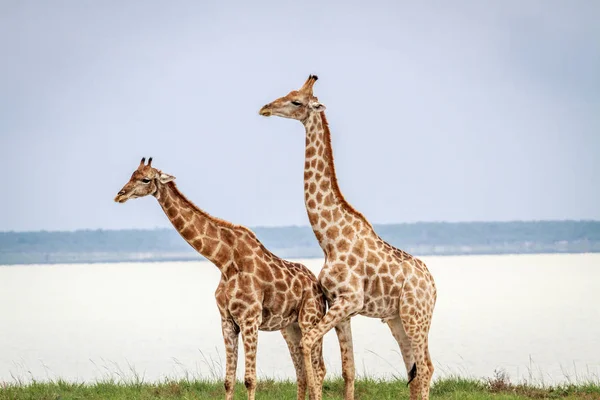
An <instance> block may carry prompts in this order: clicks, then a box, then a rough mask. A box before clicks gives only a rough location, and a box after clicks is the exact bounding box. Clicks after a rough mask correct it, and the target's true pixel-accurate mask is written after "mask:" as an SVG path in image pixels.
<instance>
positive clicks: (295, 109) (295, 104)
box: [259, 75, 325, 121]
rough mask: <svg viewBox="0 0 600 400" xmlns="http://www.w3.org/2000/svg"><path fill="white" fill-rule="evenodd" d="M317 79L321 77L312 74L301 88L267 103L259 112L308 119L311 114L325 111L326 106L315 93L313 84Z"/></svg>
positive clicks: (301, 119) (267, 114) (265, 114)
mask: <svg viewBox="0 0 600 400" xmlns="http://www.w3.org/2000/svg"><path fill="white" fill-rule="evenodd" d="M317 79H319V78H318V77H317V76H316V75H310V76H309V77H308V79H307V80H306V82H304V85H302V87H301V88H300V89H298V90H292V91H291V92H289V93H288V94H287V95H285V96H283V97H280V98H278V99H277V100H275V101H273V102H271V103H269V104H267V105H265V106H264V107H263V108H261V109H260V111H259V114H260V115H264V116H265V117H269V116H271V115H276V116H278V117H283V118H292V119H297V120H298V121H306V120H307V119H308V117H310V116H311V114H313V113H320V112H321V111H324V110H325V106H324V105H323V104H321V103H319V99H318V98H317V97H316V96H314V95H313V85H314V84H315V82H316V81H317Z"/></svg>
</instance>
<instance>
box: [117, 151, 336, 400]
mask: <svg viewBox="0 0 600 400" xmlns="http://www.w3.org/2000/svg"><path fill="white" fill-rule="evenodd" d="M145 161H146V160H145V158H142V161H141V162H140V165H139V166H138V168H137V169H136V170H135V171H134V172H133V174H132V175H131V178H130V179H129V182H127V183H126V184H125V186H123V189H121V190H120V191H119V193H118V194H117V196H116V197H115V201H116V202H118V203H125V202H126V201H127V200H129V199H135V198H138V197H144V196H148V195H152V196H154V197H155V198H156V199H157V200H158V203H159V204H160V206H161V207H162V209H163V211H164V212H165V214H166V215H167V217H168V218H169V220H170V221H171V223H172V224H173V226H174V227H175V229H177V231H178V232H179V234H180V235H181V236H182V237H183V238H184V239H185V240H186V241H187V242H188V243H189V244H190V245H191V246H192V247H193V248H194V249H195V250H196V251H198V252H199V253H200V254H202V255H203V256H205V257H206V258H207V259H208V260H209V261H211V262H212V263H213V264H214V265H216V266H217V268H219V270H220V271H221V280H220V282H219V286H218V287H217V290H216V292H215V297H216V299H217V306H218V308H219V312H220V314H221V327H222V331H223V339H224V341H225V350H226V376H225V398H226V400H233V394H234V386H235V377H236V367H237V357H238V336H239V333H240V332H241V333H242V340H243V343H244V353H245V356H246V368H245V369H246V370H245V380H244V383H245V385H246V388H247V389H248V399H249V400H254V398H255V390H256V346H257V341H258V331H259V330H263V331H275V330H280V331H281V333H282V334H283V337H284V339H285V341H286V342H287V345H288V348H289V351H290V354H291V356H292V361H293V363H294V367H295V368H296V376H297V380H298V391H297V397H298V400H304V399H305V397H306V383H307V379H306V374H307V373H310V374H313V373H315V372H314V370H315V368H316V376H315V377H313V376H311V377H310V381H311V383H312V381H313V380H315V378H316V381H317V384H316V386H314V387H313V390H312V391H310V392H309V397H310V399H311V400H313V399H314V400H318V399H320V395H321V392H320V388H321V385H322V383H323V378H324V377H325V364H324V362H323V354H322V341H321V340H319V341H318V343H317V345H316V346H315V347H314V348H313V352H312V357H313V358H312V360H311V361H312V362H313V363H314V364H313V365H310V366H309V369H307V368H305V365H304V359H303V357H302V351H301V349H300V340H301V338H302V336H303V334H304V333H305V332H307V331H308V329H309V328H311V327H312V326H313V325H314V324H316V323H317V322H318V321H319V320H320V319H321V318H322V317H323V315H324V314H325V308H326V304H325V298H324V297H323V293H322V292H321V289H320V287H319V284H318V282H317V278H316V277H315V276H314V275H313V273H312V272H310V271H309V270H308V268H306V267H305V266H304V265H302V264H299V263H293V262H290V261H286V260H283V259H281V258H279V257H277V256H276V255H274V254H273V253H271V252H270V251H269V250H267V249H266V248H265V247H264V246H263V245H262V243H261V242H260V241H259V240H258V238H257V237H256V235H255V234H254V233H253V232H252V231H251V230H250V229H248V228H246V227H244V226H241V225H233V224H231V223H229V222H226V221H223V220H221V219H218V218H215V217H213V216H211V215H209V214H208V213H206V212H204V211H202V210H201V209H199V208H198V207H196V205H194V204H193V203H192V202H191V201H189V200H188V199H187V198H186V197H185V196H184V195H183V194H182V193H181V192H180V191H179V189H178V188H177V186H176V185H175V182H173V181H174V180H175V177H174V176H171V175H169V174H165V173H164V172H162V171H160V170H158V169H156V168H153V167H152V165H151V164H152V158H150V159H149V160H148V164H147V165H146V164H145ZM308 371H310V372H308Z"/></svg>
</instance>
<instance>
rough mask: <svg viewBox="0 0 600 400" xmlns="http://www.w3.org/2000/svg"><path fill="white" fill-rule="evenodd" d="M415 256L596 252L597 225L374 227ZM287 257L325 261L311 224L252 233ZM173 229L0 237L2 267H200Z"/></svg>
mask: <svg viewBox="0 0 600 400" xmlns="http://www.w3.org/2000/svg"><path fill="white" fill-rule="evenodd" d="M374 227H375V230H376V232H377V233H378V234H379V235H380V236H381V237H382V238H383V239H384V240H386V241H388V242H389V243H390V244H392V245H394V246H396V247H398V248H400V249H403V250H405V251H407V252H409V253H411V254H413V255H415V256H461V255H500V254H561V253H562V254H577V253H599V252H600V221H529V222H524V221H521V222H519V221H515V222H455V223H448V222H420V223H410V224H382V225H375V226H374ZM252 229H253V230H254V232H255V233H256V234H257V236H258V238H259V239H260V240H261V241H262V242H263V244H264V245H265V246H266V247H267V248H268V249H269V250H271V251H272V252H273V253H275V254H277V255H278V256H279V257H282V258H287V259H299V258H306V259H313V258H322V257H323V252H322V250H321V248H320V247H319V245H318V244H317V241H316V240H315V238H314V234H313V232H312V230H311V228H310V227H308V226H289V227H273V228H267V227H256V228H252ZM201 260H204V258H203V257H201V256H200V255H199V254H198V253H196V252H195V251H194V250H193V249H192V248H191V247H190V246H189V245H188V244H187V243H186V242H185V241H184V240H183V239H182V238H181V237H180V236H179V234H178V233H177V232H176V231H175V230H174V229H168V228H163V229H153V230H80V231H72V232H46V231H40V232H0V265H27V264H73V263H86V264H89V263H117V262H158V261H165V262H166V261H201Z"/></svg>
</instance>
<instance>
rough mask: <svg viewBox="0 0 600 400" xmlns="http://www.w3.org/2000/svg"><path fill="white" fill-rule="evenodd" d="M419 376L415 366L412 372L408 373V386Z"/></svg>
mask: <svg viewBox="0 0 600 400" xmlns="http://www.w3.org/2000/svg"><path fill="white" fill-rule="evenodd" d="M416 376H417V364H416V363H415V364H413V367H412V368H411V369H410V372H409V373H408V383H407V384H406V386H408V385H410V383H411V382H412V381H413V379H415V377H416Z"/></svg>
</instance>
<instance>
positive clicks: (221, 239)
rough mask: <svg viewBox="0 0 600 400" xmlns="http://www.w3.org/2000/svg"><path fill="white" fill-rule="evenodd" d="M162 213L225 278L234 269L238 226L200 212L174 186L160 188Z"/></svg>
mask: <svg viewBox="0 0 600 400" xmlns="http://www.w3.org/2000/svg"><path fill="white" fill-rule="evenodd" d="M155 197H156V199H157V200H158V202H159V204H160V206H161V207H162V209H163V211H164V212H165V214H166V215H167V217H168V218H169V220H170V221H171V223H172V224H173V226H174V227H175V229H177V232H179V234H180V235H181V236H182V237H183V238H184V239H185V241H186V242H188V243H189V244H190V245H191V246H192V247H193V248H194V249H195V250H196V251H198V252H199V253H200V254H202V255H203V256H204V257H206V258H207V259H208V260H209V261H211V262H212V263H213V264H215V265H216V266H217V267H218V268H219V269H220V270H221V272H222V273H223V274H225V275H227V270H228V269H229V268H230V267H234V268H235V266H233V265H232V262H231V260H232V257H231V254H233V248H232V246H233V240H231V238H234V237H235V236H236V226H235V225H233V224H230V223H229V222H226V221H223V220H220V219H218V218H215V217H213V216H211V215H210V214H208V213H207V212H205V211H202V210H201V209H199V208H198V207H197V206H196V205H194V204H193V203H192V202H191V201H189V200H188V199H187V198H186V197H185V196H184V195H183V194H182V193H181V192H180V191H179V189H178V188H177V186H176V185H175V183H173V182H169V183H167V184H164V185H160V187H159V189H158V191H157V192H156V194H155Z"/></svg>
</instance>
